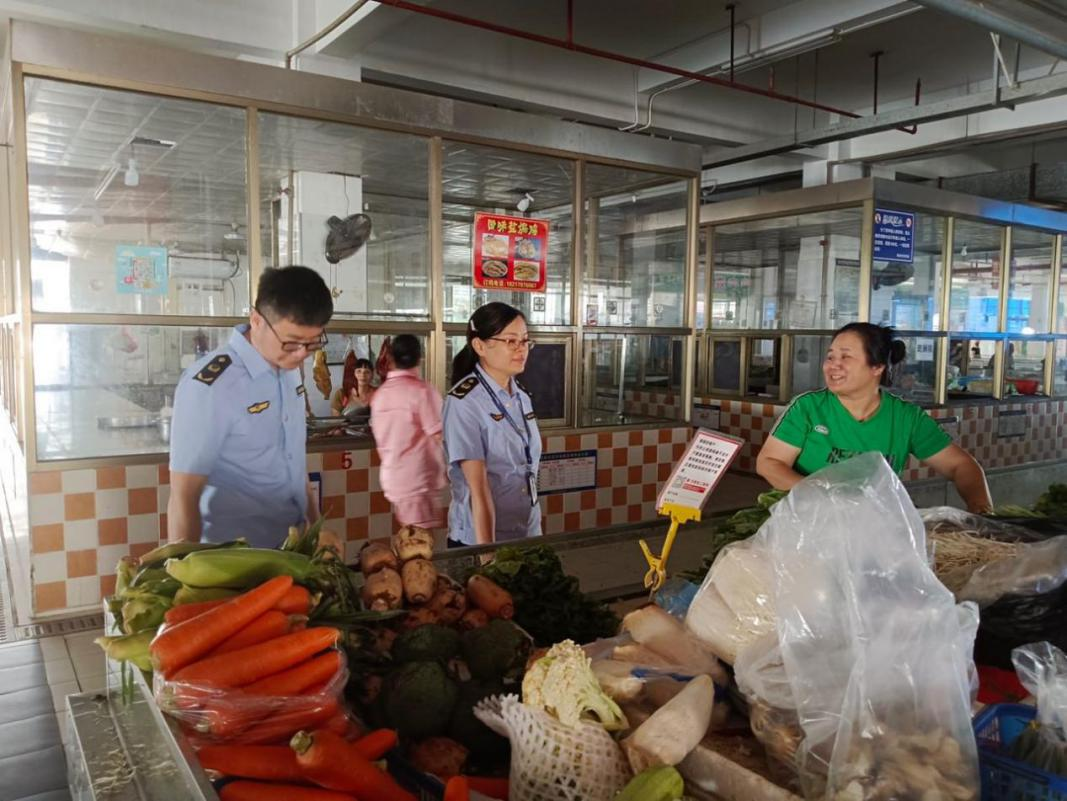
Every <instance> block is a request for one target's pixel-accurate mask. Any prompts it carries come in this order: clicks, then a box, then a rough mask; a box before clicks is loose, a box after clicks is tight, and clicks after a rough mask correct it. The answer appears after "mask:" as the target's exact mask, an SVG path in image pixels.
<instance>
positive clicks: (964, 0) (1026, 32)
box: [917, 0, 1067, 59]
mask: <svg viewBox="0 0 1067 801" xmlns="http://www.w3.org/2000/svg"><path fill="white" fill-rule="evenodd" d="M917 2H918V3H919V4H921V5H924V6H926V7H927V8H933V9H936V10H938V11H942V12H944V13H945V14H951V15H952V16H954V17H961V18H962V19H965V20H967V21H969V22H973V23H974V24H975V25H980V26H982V27H983V28H985V29H986V30H990V31H993V32H994V33H999V34H1001V35H1003V36H1008V37H1010V38H1012V39H1015V40H1016V41H1019V42H1022V43H1023V44H1028V45H1030V46H1031V47H1035V48H1037V49H1038V50H1043V51H1044V52H1046V53H1049V54H1050V55H1053V56H1056V58H1062V59H1067V42H1065V41H1063V40H1061V39H1057V38H1056V37H1055V36H1049V35H1048V34H1046V33H1044V32H1043V31H1041V30H1038V29H1037V28H1034V27H1031V26H1030V25H1027V24H1026V23H1025V22H1021V21H1019V20H1017V19H1012V18H1011V17H1008V16H1005V15H1004V14H1003V13H998V12H997V11H995V10H994V9H991V8H987V7H984V6H981V5H979V4H978V3H975V2H973V1H972V0H917Z"/></svg>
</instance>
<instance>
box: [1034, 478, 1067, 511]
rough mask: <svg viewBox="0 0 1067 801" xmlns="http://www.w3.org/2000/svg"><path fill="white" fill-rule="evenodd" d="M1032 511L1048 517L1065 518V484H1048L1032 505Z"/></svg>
mask: <svg viewBox="0 0 1067 801" xmlns="http://www.w3.org/2000/svg"><path fill="white" fill-rule="evenodd" d="M1034 511H1035V512H1038V513H1039V514H1043V515H1047V516H1048V517H1061V518H1067V484H1049V486H1048V489H1047V490H1045V491H1044V492H1043V493H1042V494H1041V497H1040V498H1038V499H1037V503H1035V504H1034Z"/></svg>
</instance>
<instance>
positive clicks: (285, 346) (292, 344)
mask: <svg viewBox="0 0 1067 801" xmlns="http://www.w3.org/2000/svg"><path fill="white" fill-rule="evenodd" d="M256 313H257V314H259V316H260V317H262V318H263V322H265V323H266V324H267V328H269V329H270V332H271V333H272V334H274V338H275V339H277V340H278V342H279V343H281V346H282V350H284V351H285V352H286V353H296V352H297V351H299V350H301V349H303V350H304V351H306V352H308V353H313V352H315V351H317V350H322V349H323V348H325V347H326V343H327V342H329V341H330V340H329V338H328V337H327V336H326V332H325V331H323V332H322V333H321V334H319V338H318V339H317V340H314V341H312V342H296V341H293V340H285V339H282V338H281V337H280V336H278V332H277V331H275V330H274V326H273V325H271V324H270V320H268V319H267V316H266V315H265V314H263V312H261V311H260V310H259V309H256Z"/></svg>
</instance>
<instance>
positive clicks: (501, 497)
mask: <svg viewBox="0 0 1067 801" xmlns="http://www.w3.org/2000/svg"><path fill="white" fill-rule="evenodd" d="M474 370H475V372H474V373H473V374H472V375H470V376H468V377H467V378H465V379H464V380H462V381H460V382H459V383H458V384H456V386H455V387H453V388H452V391H451V392H449V393H448V397H447V398H445V408H444V414H443V427H444V441H445V446H446V451H447V455H448V479H449V481H450V482H451V483H452V504H451V506H450V507H449V510H448V537H449V540H450V544H451V545H459V544H463V545H474V544H475V542H476V540H475V535H474V523H473V519H472V513H471V492H470V486H469V485H468V483H467V480H466V477H465V476H464V475H463V470H462V468H461V466H460V463H461V462H463V461H465V460H475V461H483V462H485V471H486V475H487V478H488V483H489V489H490V492H491V495H492V499H493V507H494V511H495V520H496V530H495V541H497V542H500V541H502V540H516V539H521V538H523V537H536V536H539V535H540V534H541V507H540V506H538V505H537V502H536V499H537V470H538V467H539V466H540V464H541V434H540V432H539V431H538V428H537V417H536V416H535V415H534V412H533V401H532V400H531V398H530V395H529V393H527V392H526V390H525V388H524V387H523V386H522V385H521V384H519V382H518V381H517V380H515V379H512V385H513V389H514V393H513V394H512V393H509V392H508V391H507V389H505V388H503V387H501V386H500V385H499V384H497V383H496V382H495V381H493V379H492V378H490V377H489V376H488V375H486V373H485V372H484V371H483V370H482V368H481V367H480V366H478V367H475V368H474ZM494 396H495V400H494ZM527 447H528V448H529V452H528V453H527Z"/></svg>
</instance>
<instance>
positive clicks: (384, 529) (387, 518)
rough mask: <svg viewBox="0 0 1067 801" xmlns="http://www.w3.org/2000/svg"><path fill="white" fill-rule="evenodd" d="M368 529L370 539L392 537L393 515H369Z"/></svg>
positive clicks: (382, 513) (384, 513)
mask: <svg viewBox="0 0 1067 801" xmlns="http://www.w3.org/2000/svg"><path fill="white" fill-rule="evenodd" d="M368 529H369V531H370V538H371V539H378V538H379V537H391V536H392V535H393V513H392V512H380V513H379V514H376V515H371V516H370V525H369V527H368Z"/></svg>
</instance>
